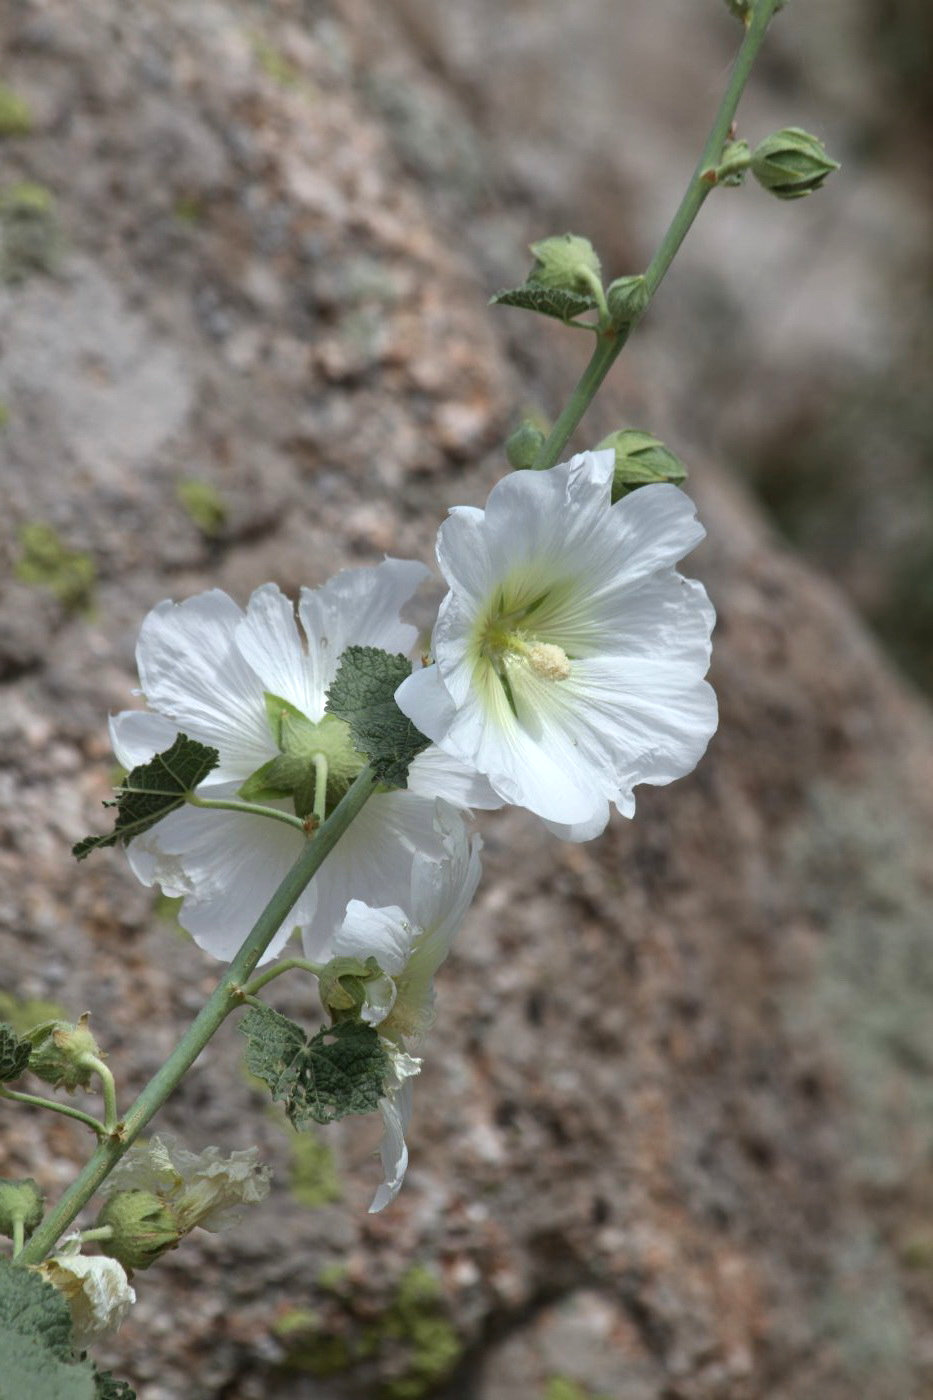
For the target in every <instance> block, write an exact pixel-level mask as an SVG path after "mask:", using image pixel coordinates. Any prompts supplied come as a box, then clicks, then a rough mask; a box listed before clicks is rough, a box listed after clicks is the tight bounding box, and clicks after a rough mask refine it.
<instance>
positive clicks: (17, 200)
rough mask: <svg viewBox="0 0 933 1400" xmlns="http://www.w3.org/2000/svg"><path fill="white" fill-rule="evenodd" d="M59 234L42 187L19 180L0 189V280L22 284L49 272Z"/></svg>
mask: <svg viewBox="0 0 933 1400" xmlns="http://www.w3.org/2000/svg"><path fill="white" fill-rule="evenodd" d="M59 245H60V235H59V226H58V216H57V214H56V210H55V199H54V197H53V195H52V194H51V192H50V191H49V190H47V189H46V188H45V187H44V186H43V185H36V184H33V183H32V182H31V181H28V180H21V181H19V182H18V183H17V184H14V185H4V186H3V187H2V188H0V281H3V282H10V283H16V282H24V281H25V280H26V278H27V277H32V276H34V275H35V274H36V273H42V272H52V271H53V270H54V268H55V264H56V262H57V260H58V252H59Z"/></svg>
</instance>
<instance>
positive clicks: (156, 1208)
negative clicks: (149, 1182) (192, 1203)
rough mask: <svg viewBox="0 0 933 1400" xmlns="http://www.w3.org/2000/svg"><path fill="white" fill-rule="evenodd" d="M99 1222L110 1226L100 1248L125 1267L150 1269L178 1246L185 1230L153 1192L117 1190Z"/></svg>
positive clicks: (101, 1214) (98, 1223) (106, 1205)
mask: <svg viewBox="0 0 933 1400" xmlns="http://www.w3.org/2000/svg"><path fill="white" fill-rule="evenodd" d="M97 1225H98V1226H101V1225H109V1226H110V1229H111V1231H112V1234H111V1235H110V1238H109V1239H106V1240H100V1241H99V1244H100V1248H101V1249H102V1250H103V1252H104V1253H105V1254H109V1255H110V1257H111V1258H112V1259H118V1260H119V1261H120V1263H121V1264H122V1265H123V1267H124V1269H148V1268H149V1266H150V1264H154V1263H155V1261H156V1260H157V1259H158V1257H159V1255H160V1254H164V1253H165V1252H166V1250H168V1249H174V1248H175V1246H176V1245H177V1244H178V1241H179V1240H180V1239H181V1236H182V1232H181V1230H179V1228H178V1225H177V1224H176V1222H175V1217H174V1216H173V1214H172V1212H171V1210H170V1209H169V1208H168V1207H167V1206H166V1205H165V1203H164V1201H161V1200H160V1199H159V1197H158V1196H156V1195H153V1193H152V1192H151V1191H138V1190H132V1191H117V1192H115V1193H114V1195H112V1196H111V1197H110V1198H109V1199H108V1200H107V1201H105V1202H104V1205H103V1207H102V1209H101V1212H100V1214H99V1215H98V1217H97Z"/></svg>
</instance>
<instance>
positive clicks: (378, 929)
mask: <svg viewBox="0 0 933 1400" xmlns="http://www.w3.org/2000/svg"><path fill="white" fill-rule="evenodd" d="M419 932H420V930H419V929H417V928H416V927H415V926H414V925H413V924H412V922H411V919H410V918H409V916H408V915H407V914H406V913H405V911H404V909H400V908H399V907H398V905H390V906H389V907H388V908H382V909H373V908H371V906H370V905H368V904H364V903H363V902H362V900H359V899H351V900H350V902H349V904H348V905H347V914H346V918H345V919H344V921H343V923H342V924H341V926H340V928H339V930H338V931H337V933H336V935H335V936H334V957H336V958H359V959H360V961H361V962H365V961H366V959H367V958H375V959H376V962H377V963H378V964H379V966H380V967H381V968H382V970H383V972H388V973H389V974H390V975H391V976H393V977H395V976H397V974H398V973H400V972H401V971H402V970H403V968H404V967H405V964H406V963H407V962H408V959H409V958H410V956H411V949H412V944H413V943H414V940H415V937H416V935H417V934H418V933H419Z"/></svg>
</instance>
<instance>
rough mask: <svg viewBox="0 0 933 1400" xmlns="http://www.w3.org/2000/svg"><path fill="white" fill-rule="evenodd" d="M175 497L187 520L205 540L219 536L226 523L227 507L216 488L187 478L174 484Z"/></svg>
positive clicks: (197, 478)
mask: <svg viewBox="0 0 933 1400" xmlns="http://www.w3.org/2000/svg"><path fill="white" fill-rule="evenodd" d="M175 495H176V496H177V498H178V503H179V505H180V506H181V508H182V510H183V511H184V512H185V514H186V515H187V517H188V519H189V520H190V521H191V522H192V523H193V524H194V525H196V526H197V528H198V529H199V530H200V532H201V534H202V535H204V536H205V538H206V539H215V538H216V536H217V535H219V534H220V532H221V531H222V530H223V527H224V526H225V525H226V523H227V507H226V504H225V502H224V499H223V497H222V496H221V494H220V492H219V491H218V490H217V487H216V486H212V485H211V483H210V482H209V481H202V480H201V479H200V478H199V477H193V476H189V477H185V478H183V479H182V480H181V481H179V482H178V483H177V484H176V486H175Z"/></svg>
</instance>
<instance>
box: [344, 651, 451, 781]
mask: <svg viewBox="0 0 933 1400" xmlns="http://www.w3.org/2000/svg"><path fill="white" fill-rule="evenodd" d="M410 675H411V662H410V661H409V660H408V658H407V657H405V656H401V655H395V656H392V655H390V653H389V652H387V651H381V650H380V649H379V647H347V649H346V651H345V652H344V653H343V655H342V656H341V658H340V667H339V669H338V671H337V674H336V676H335V677H334V680H333V684H332V685H331V688H330V690H329V691H328V692H327V710H328V713H330V714H333V715H336V716H337V717H338V719H342V720H345V721H346V723H347V724H348V725H349V727H350V734H351V736H352V739H353V746H354V748H355V749H357V750H358V751H359V752H360V753H361V754H365V756H366V757H367V758H368V759H369V761H370V763H371V764H372V767H373V771H374V772H375V774H376V776H377V777H378V778H379V779H380V781H381V782H383V783H387V784H388V785H389V786H390V787H401V788H403V787H404V786H405V785H406V783H407V782H408V765H409V764H410V763H411V761H412V759H413V758H415V756H416V755H417V754H419V753H421V751H422V749H426V748H427V747H428V744H429V743H430V740H429V739H426V738H425V736H424V735H423V734H422V733H421V731H420V730H419V729H416V728H415V726H414V725H413V724H412V722H411V720H410V719H409V718H408V716H407V715H403V714H402V712H401V710H400V709H399V707H398V705H396V703H395V692H396V691H397V690H398V688H399V686H400V685H401V684H402V681H403V680H405V679H406V677H407V676H410Z"/></svg>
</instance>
